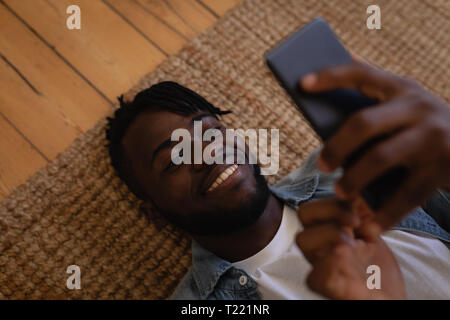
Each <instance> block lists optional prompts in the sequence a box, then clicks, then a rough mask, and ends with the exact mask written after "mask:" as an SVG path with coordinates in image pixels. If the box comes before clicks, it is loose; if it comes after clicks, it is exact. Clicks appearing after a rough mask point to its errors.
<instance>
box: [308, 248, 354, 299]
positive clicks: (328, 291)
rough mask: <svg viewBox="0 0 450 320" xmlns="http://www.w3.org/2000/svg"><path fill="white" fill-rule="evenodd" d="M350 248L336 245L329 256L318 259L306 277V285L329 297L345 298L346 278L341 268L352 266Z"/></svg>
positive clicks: (345, 268)
mask: <svg viewBox="0 0 450 320" xmlns="http://www.w3.org/2000/svg"><path fill="white" fill-rule="evenodd" d="M351 255H352V253H351V249H350V247H348V246H346V245H339V246H336V247H335V249H333V251H332V252H331V253H330V255H329V256H327V257H325V258H323V259H320V260H318V261H317V262H316V263H315V264H314V266H313V270H312V271H311V273H310V274H309V275H308V277H307V279H306V283H307V285H308V287H309V288H310V289H311V290H313V291H315V292H317V293H319V294H322V295H324V296H326V297H329V298H331V299H345V298H349V297H346V292H347V287H348V285H349V284H348V279H347V278H346V277H345V276H343V275H342V273H341V272H342V270H349V269H351V268H353V266H352V265H351V263H350V261H351Z"/></svg>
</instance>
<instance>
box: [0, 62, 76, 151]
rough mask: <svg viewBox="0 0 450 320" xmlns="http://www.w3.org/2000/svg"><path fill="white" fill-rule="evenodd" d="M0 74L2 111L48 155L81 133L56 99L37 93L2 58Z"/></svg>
mask: <svg viewBox="0 0 450 320" xmlns="http://www.w3.org/2000/svg"><path fill="white" fill-rule="evenodd" d="M0 75H1V76H0V88H2V94H1V95H0V108H1V110H0V111H1V113H2V114H3V116H4V117H5V118H6V119H8V120H9V121H10V122H11V123H13V125H14V126H15V127H16V128H17V129H18V130H19V131H20V132H22V134H23V135H24V136H25V137H27V138H28V140H29V141H30V142H31V143H32V144H33V145H35V146H36V148H38V150H40V151H41V152H42V153H43V154H44V155H45V156H46V157H47V158H48V159H52V158H54V157H55V156H56V155H57V154H58V152H60V151H62V150H64V149H66V148H67V147H68V146H69V145H70V144H71V143H72V142H73V140H74V139H75V138H76V137H77V136H78V135H79V134H80V133H81V132H80V131H79V130H78V129H77V128H76V126H75V125H74V124H73V123H72V122H71V121H70V119H68V118H67V117H66V116H65V115H64V113H62V112H61V110H60V108H59V106H58V105H57V104H56V103H54V102H53V101H51V100H49V99H46V98H45V97H44V96H42V95H40V94H38V93H36V92H35V91H34V90H33V89H32V88H31V87H30V86H29V85H28V84H27V83H26V82H25V81H24V80H23V79H22V78H21V77H20V75H19V74H18V73H17V72H16V71H15V70H14V69H13V68H12V67H11V66H10V65H8V64H7V63H6V62H5V61H4V60H3V59H1V60H0ZM5 93H7V94H5Z"/></svg>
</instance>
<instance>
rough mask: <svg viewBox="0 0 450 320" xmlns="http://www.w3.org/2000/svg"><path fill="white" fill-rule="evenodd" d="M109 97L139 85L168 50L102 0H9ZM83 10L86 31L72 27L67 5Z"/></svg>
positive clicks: (14, 7)
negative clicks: (159, 47) (69, 26)
mask: <svg viewBox="0 0 450 320" xmlns="http://www.w3.org/2000/svg"><path fill="white" fill-rule="evenodd" d="M5 3H6V4H7V5H8V6H9V7H10V8H11V9H12V10H14V11H15V12H16V13H17V14H18V15H19V16H20V17H22V18H23V19H24V20H25V21H26V23H27V24H29V25H30V26H31V27H32V28H33V29H34V30H36V32H37V33H38V34H39V35H41V36H42V37H43V38H44V39H45V40H46V41H47V42H48V43H49V44H50V45H51V46H53V47H54V48H55V50H56V51H57V52H59V53H60V54H61V55H62V56H64V57H65V58H66V59H67V60H68V61H69V62H70V64H72V65H73V66H74V67H75V68H76V69H77V70H78V71H79V72H80V73H81V74H83V75H84V76H85V77H86V78H87V79H88V80H89V81H90V82H91V83H93V84H94V86H95V87H97V88H98V89H99V90H100V91H102V92H103V93H104V94H105V95H106V96H107V97H108V98H109V99H111V100H114V99H115V98H116V97H117V96H118V95H120V94H121V93H123V92H125V91H126V90H128V89H129V88H130V87H132V86H133V85H135V84H136V83H137V82H138V81H139V80H140V78H141V77H143V76H144V75H145V74H147V73H148V72H150V71H152V70H153V69H154V68H155V67H156V66H157V65H158V64H159V63H160V62H162V61H163V60H164V59H165V55H164V54H163V53H162V52H161V51H160V50H158V49H157V48H156V47H155V46H153V45H152V44H151V43H150V42H149V41H148V40H147V39H145V38H144V37H143V36H142V35H141V34H139V33H138V32H137V31H136V30H134V29H133V27H132V26H130V25H129V24H128V23H127V22H126V21H124V20H123V19H122V18H121V17H120V16H119V15H118V14H117V13H115V12H114V11H113V10H112V9H111V8H109V7H108V6H107V5H106V4H105V3H103V2H101V1H100V0H47V1H43V0H5ZM73 4H76V5H78V6H79V7H80V9H81V30H69V29H68V28H67V27H66V19H67V17H68V16H69V15H68V14H66V8H67V7H68V6H69V5H73Z"/></svg>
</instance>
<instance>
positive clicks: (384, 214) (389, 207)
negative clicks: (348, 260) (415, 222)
mask: <svg viewBox="0 0 450 320" xmlns="http://www.w3.org/2000/svg"><path fill="white" fill-rule="evenodd" d="M430 171H431V173H430ZM430 174H432V169H429V168H428V169H427V168H422V169H421V171H420V172H416V173H415V174H413V175H410V176H408V177H407V178H406V179H405V181H404V182H402V183H401V184H400V186H399V187H398V189H397V191H396V192H395V193H394V195H393V196H392V198H391V199H389V200H388V201H387V202H386V204H385V205H384V206H383V207H382V208H381V209H380V210H378V211H377V212H376V213H375V215H374V217H373V219H372V220H371V221H369V222H367V223H365V224H364V225H362V226H361V227H360V228H359V229H358V234H361V235H363V236H365V237H369V238H373V237H376V236H378V235H380V234H381V233H382V232H383V231H385V230H387V229H389V228H390V227H392V226H393V225H395V224H396V223H398V222H399V221H400V220H401V219H402V217H404V216H405V214H406V213H408V212H410V211H412V210H413V209H414V208H415V207H417V206H419V205H421V204H422V203H424V202H425V201H426V199H427V198H428V197H429V196H430V195H432V194H433V192H434V191H435V190H436V186H435V185H434V184H433V183H432V182H430V178H429V177H430Z"/></svg>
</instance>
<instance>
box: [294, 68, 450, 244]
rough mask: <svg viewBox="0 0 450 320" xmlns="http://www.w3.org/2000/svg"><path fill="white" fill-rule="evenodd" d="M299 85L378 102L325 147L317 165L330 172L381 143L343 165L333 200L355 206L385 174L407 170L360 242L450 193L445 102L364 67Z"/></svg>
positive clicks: (328, 72) (449, 112) (449, 114)
mask: <svg viewBox="0 0 450 320" xmlns="http://www.w3.org/2000/svg"><path fill="white" fill-rule="evenodd" d="M444 81H446V80H445V79H444ZM301 85H302V87H303V89H305V90H307V91H309V92H312V93H314V92H320V91H324V90H330V89H335V88H357V89H359V90H360V91H361V92H363V93H364V94H366V95H367V96H370V97H372V98H375V99H377V100H378V101H379V104H378V105H376V106H373V107H370V108H366V109H363V110H360V111H358V112H356V113H355V114H353V115H351V116H350V117H349V118H348V119H347V120H346V122H345V123H344V124H343V125H342V126H341V127H340V128H339V129H338V131H337V132H336V133H335V134H334V135H333V136H332V137H331V138H330V139H329V140H328V141H326V142H325V145H324V148H323V150H322V153H321V156H320V158H319V163H318V165H319V168H321V169H322V170H323V171H325V172H330V171H333V170H335V169H336V168H339V167H342V166H344V164H346V163H347V162H348V159H349V158H350V157H351V155H353V154H355V152H356V151H357V150H358V149H359V148H361V147H362V146H363V145H365V144H367V142H369V141H371V140H372V139H374V138H381V139H380V141H379V142H378V143H376V144H375V145H374V146H372V147H370V148H369V149H368V150H366V151H365V152H364V153H363V154H362V155H361V156H359V157H358V158H357V159H356V160H355V161H352V162H351V164H350V165H346V167H345V170H344V174H343V176H342V177H341V179H340V180H339V181H338V182H337V184H336V194H337V196H338V197H339V198H341V199H344V200H347V201H352V202H354V201H355V199H357V200H358V202H360V203H361V201H363V200H362V198H361V196H360V194H361V191H362V190H363V189H364V188H365V187H366V186H367V185H369V184H370V183H371V182H372V181H374V180H375V179H376V178H378V177H379V176H381V175H382V174H383V173H385V172H387V171H389V170H390V169H392V168H394V167H397V166H402V167H406V168H407V170H408V173H407V177H406V179H405V180H404V181H403V182H402V183H401V184H400V186H399V188H398V189H397V190H396V191H395V193H394V194H393V195H392V197H391V199H390V200H388V201H387V203H386V204H385V205H384V206H383V207H382V208H380V209H379V210H378V212H376V213H375V215H374V218H373V219H368V221H370V222H368V223H364V225H363V226H362V227H361V228H360V230H359V232H360V233H361V234H366V235H373V236H376V235H379V234H380V233H381V232H382V231H384V230H387V229H388V228H389V227H391V226H393V225H394V224H395V223H396V222H398V221H400V220H401V218H402V217H404V216H405V215H406V214H407V213H409V212H410V211H411V210H412V209H413V208H414V207H416V206H419V205H421V204H422V203H424V202H425V200H426V199H427V198H428V197H430V196H431V195H432V194H433V192H435V191H436V189H438V188H449V187H450V125H449V124H450V108H449V107H448V105H447V104H446V103H445V102H444V101H442V100H440V99H438V98H437V97H435V96H433V95H432V94H431V93H429V92H428V91H426V90H425V89H424V88H422V87H420V86H419V85H418V84H417V83H415V82H414V81H412V80H409V79H405V78H401V77H398V76H395V75H392V74H390V73H388V72H385V71H382V70H380V69H376V68H374V67H371V66H369V65H366V64H363V63H353V64H349V65H342V66H337V67H333V68H329V69H324V70H321V71H319V72H318V73H315V74H311V75H308V76H306V77H304V78H303V79H302V82H301ZM366 207H367V206H366Z"/></svg>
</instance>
